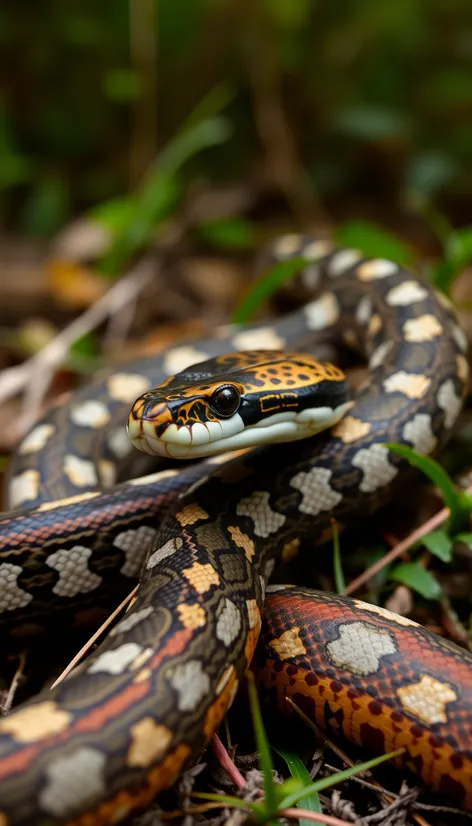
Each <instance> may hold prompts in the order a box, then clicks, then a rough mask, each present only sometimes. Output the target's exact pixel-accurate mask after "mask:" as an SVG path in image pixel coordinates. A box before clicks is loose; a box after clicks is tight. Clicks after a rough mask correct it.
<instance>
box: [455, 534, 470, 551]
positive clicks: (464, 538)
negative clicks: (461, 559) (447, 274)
mask: <svg viewBox="0 0 472 826" xmlns="http://www.w3.org/2000/svg"><path fill="white" fill-rule="evenodd" d="M454 540H455V541H456V542H463V543H464V545H467V546H468V547H469V548H472V533H458V534H456V536H455V537H454Z"/></svg>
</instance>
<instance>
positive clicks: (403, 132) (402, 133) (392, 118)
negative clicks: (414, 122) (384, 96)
mask: <svg viewBox="0 0 472 826" xmlns="http://www.w3.org/2000/svg"><path fill="white" fill-rule="evenodd" d="M334 126H335V128H337V129H338V131H339V132H343V133H344V134H346V135H349V136H351V137H354V138H358V139H360V140H370V141H376V140H382V139H384V138H405V137H407V136H408V135H409V133H410V131H411V123H410V121H409V119H408V117H407V116H406V115H405V113H403V112H400V111H398V110H395V109H387V108H385V107H381V106H369V105H362V104H361V105H356V106H352V107H346V108H345V109H344V111H342V112H339V114H337V115H336V116H335V118H334Z"/></svg>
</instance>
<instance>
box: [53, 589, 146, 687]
mask: <svg viewBox="0 0 472 826" xmlns="http://www.w3.org/2000/svg"><path fill="white" fill-rule="evenodd" d="M137 590H138V586H137V585H136V587H135V588H133V590H132V591H131V593H130V594H128V596H127V597H125V599H124V600H123V602H122V603H121V604H120V605H119V606H118V608H115V610H114V611H113V613H112V614H110V616H109V617H107V619H106V620H105V622H103V623H102V624H101V626H100V628H99V629H98V630H97V631H95V633H94V634H92V636H91V637H90V639H89V640H87V642H86V643H85V645H83V646H82V648H81V649H80V651H78V652H77V654H76V655H75V657H73V658H72V660H71V661H70V663H69V664H68V665H66V667H65V668H64V671H62V673H61V674H59V677H58V678H57V680H55V681H54V683H53V684H52V686H51V688H55V687H56V685H59V683H62V681H63V680H65V678H66V677H68V675H69V674H70V672H71V671H72V670H73V669H74V668H75V667H76V665H78V664H79V662H80V661H81V660H82V659H83V658H84V657H85V655H86V654H87V653H88V652H89V650H90V648H91V647H92V645H93V644H94V642H95V641H96V640H97V639H98V638H99V637H101V635H102V634H103V633H104V632H105V631H106V629H107V628H108V626H109V625H111V623H112V622H113V620H114V619H115V617H117V616H118V614H119V613H120V611H122V610H123V608H124V607H125V606H127V605H129V603H130V602H131V600H132V599H133V597H134V596H135V595H136V592H137Z"/></svg>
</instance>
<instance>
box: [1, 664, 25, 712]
mask: <svg viewBox="0 0 472 826" xmlns="http://www.w3.org/2000/svg"><path fill="white" fill-rule="evenodd" d="M26 657H27V653H26V651H22V652H21V654H20V656H19V658H18V667H17V669H16V671H15V673H14V675H13V679H12V681H11V683H10V688H9V689H8V694H7V696H6V698H5V702H4V704H3V708H2V714H8V712H9V711H10V709H11V707H12V704H13V700H14V699H15V694H16V690H17V688H18V686H19V683H20V680H21V678H22V676H23V674H24V671H25V664H26Z"/></svg>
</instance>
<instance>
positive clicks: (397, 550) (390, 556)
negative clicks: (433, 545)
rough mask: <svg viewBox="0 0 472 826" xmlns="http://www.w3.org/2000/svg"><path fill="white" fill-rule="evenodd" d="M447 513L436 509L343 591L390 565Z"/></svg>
mask: <svg viewBox="0 0 472 826" xmlns="http://www.w3.org/2000/svg"><path fill="white" fill-rule="evenodd" d="M466 493H472V487H470V488H467V491H466ZM449 513H450V512H449V508H442V510H440V511H438V513H435V514H434V516H432V517H431V519H428V520H427V521H426V522H424V523H423V525H421V526H420V527H419V528H416V530H414V531H412V532H411V533H410V534H409V535H408V536H407V537H406V538H405V539H402V540H401V542H399V543H398V545H395V547H394V548H392V550H391V551H389V552H388V553H387V554H385V556H384V557H382V559H379V561H378V562H375V563H374V564H373V565H371V566H370V568H367V570H366V571H364V573H362V574H359V576H358V577H356V579H353V580H352V582H350V583H349V585H347V586H346V590H345V593H346V594H352V593H353V591H357V590H358V588H360V587H361V585H365V583H366V582H368V581H369V579H371V577H373V576H375V574H378V573H379V571H381V570H382V569H383V568H385V566H386V565H390V563H391V562H393V561H394V560H395V559H398V557H399V556H401V555H402V554H404V553H405V551H408V550H409V549H410V548H411V546H412V545H414V544H415V542H418V540H420V539H422V538H423V536H426V534H427V533H429V532H430V531H433V530H434V529H435V528H439V526H440V525H442V524H443V523H444V522H445V521H446V519H447V518H448V517H449Z"/></svg>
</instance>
